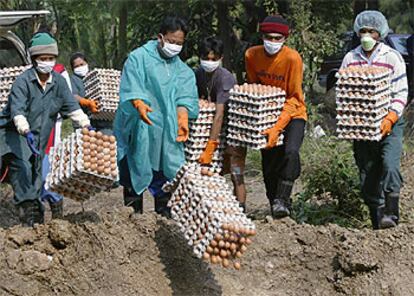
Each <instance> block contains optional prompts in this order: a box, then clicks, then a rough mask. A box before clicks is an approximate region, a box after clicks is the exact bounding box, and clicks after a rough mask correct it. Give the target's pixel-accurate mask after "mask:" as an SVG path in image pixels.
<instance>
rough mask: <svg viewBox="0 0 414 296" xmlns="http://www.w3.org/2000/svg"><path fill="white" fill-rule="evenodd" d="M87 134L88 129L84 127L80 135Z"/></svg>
mask: <svg viewBox="0 0 414 296" xmlns="http://www.w3.org/2000/svg"><path fill="white" fill-rule="evenodd" d="M88 134H89V130H88V129H87V128H86V127H84V128H83V129H82V135H88Z"/></svg>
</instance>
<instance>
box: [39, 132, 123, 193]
mask: <svg viewBox="0 0 414 296" xmlns="http://www.w3.org/2000/svg"><path fill="white" fill-rule="evenodd" d="M49 161H50V168H51V170H50V172H49V174H48V176H47V178H46V184H45V187H46V189H48V190H51V191H54V192H57V193H59V194H61V195H63V196H65V197H68V198H71V199H74V200H77V201H84V200H87V199H89V198H90V197H91V196H94V195H95V194H96V193H99V192H101V191H103V190H109V189H110V188H111V187H112V185H113V183H114V181H116V180H117V179H118V168H117V164H116V141H115V137H113V136H106V135H103V134H102V133H100V132H95V131H88V130H87V129H86V130H85V129H84V130H80V129H79V130H76V132H75V133H72V134H71V135H70V136H69V137H67V138H66V139H64V140H63V141H62V142H61V143H59V145H57V146H56V147H53V148H52V149H51V153H50V159H49Z"/></svg>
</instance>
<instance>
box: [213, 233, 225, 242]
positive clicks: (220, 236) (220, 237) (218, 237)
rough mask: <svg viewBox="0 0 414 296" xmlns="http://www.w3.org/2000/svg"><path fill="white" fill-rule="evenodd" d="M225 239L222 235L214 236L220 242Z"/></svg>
mask: <svg viewBox="0 0 414 296" xmlns="http://www.w3.org/2000/svg"><path fill="white" fill-rule="evenodd" d="M222 238H223V236H222V235H221V234H220V233H216V235H215V236H214V239H215V240H217V241H219V240H221V239H222Z"/></svg>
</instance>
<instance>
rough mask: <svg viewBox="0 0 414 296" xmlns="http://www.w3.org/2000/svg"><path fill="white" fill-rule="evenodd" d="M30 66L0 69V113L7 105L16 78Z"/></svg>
mask: <svg viewBox="0 0 414 296" xmlns="http://www.w3.org/2000/svg"><path fill="white" fill-rule="evenodd" d="M30 67H31V65H27V66H17V67H9V68H2V69H0V111H1V110H3V109H4V107H6V105H7V101H8V99H9V95H10V90H11V88H12V85H13V82H14V81H15V80H16V78H17V76H19V75H20V74H22V73H23V72H24V71H26V70H27V69H29V68H30Z"/></svg>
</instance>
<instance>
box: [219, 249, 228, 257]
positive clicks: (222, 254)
mask: <svg viewBox="0 0 414 296" xmlns="http://www.w3.org/2000/svg"><path fill="white" fill-rule="evenodd" d="M220 256H221V257H222V258H225V257H227V252H226V250H223V249H221V250H220Z"/></svg>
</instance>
